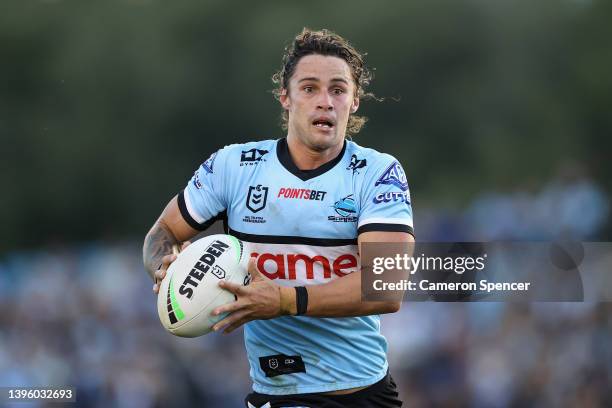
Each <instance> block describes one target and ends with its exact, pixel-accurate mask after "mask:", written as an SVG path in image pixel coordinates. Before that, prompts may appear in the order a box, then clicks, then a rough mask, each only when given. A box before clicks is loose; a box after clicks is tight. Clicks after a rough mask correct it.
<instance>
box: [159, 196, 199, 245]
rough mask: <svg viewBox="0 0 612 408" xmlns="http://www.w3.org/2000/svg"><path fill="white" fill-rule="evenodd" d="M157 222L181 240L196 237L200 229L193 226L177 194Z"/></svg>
mask: <svg viewBox="0 0 612 408" xmlns="http://www.w3.org/2000/svg"><path fill="white" fill-rule="evenodd" d="M157 222H158V223H159V224H160V225H161V226H162V227H163V228H165V229H167V230H168V231H169V232H171V233H172V235H174V237H175V238H176V239H177V241H179V242H184V241H187V240H189V239H191V238H193V237H195V236H196V235H197V234H198V233H199V232H200V231H198V230H196V229H194V228H192V227H191V226H190V225H189V224H188V223H187V221H185V218H183V215H182V214H181V210H180V209H179V205H178V199H177V196H174V198H172V200H170V202H168V204H167V205H166V208H164V211H163V212H162V214H161V215H160V217H159V219H158V220H157Z"/></svg>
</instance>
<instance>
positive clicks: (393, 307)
mask: <svg viewBox="0 0 612 408" xmlns="http://www.w3.org/2000/svg"><path fill="white" fill-rule="evenodd" d="M401 307H402V302H401V301H394V302H385V303H384V306H383V307H382V309H383V310H382V311H381V313H395V312H399V310H400V309H401Z"/></svg>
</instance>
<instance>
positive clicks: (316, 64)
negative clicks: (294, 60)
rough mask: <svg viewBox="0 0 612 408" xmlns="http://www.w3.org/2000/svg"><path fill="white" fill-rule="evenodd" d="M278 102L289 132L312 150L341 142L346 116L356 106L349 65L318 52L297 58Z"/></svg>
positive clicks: (321, 149) (344, 130) (357, 102)
mask: <svg viewBox="0 0 612 408" xmlns="http://www.w3.org/2000/svg"><path fill="white" fill-rule="evenodd" d="M280 102H281V104H282V106H283V108H285V109H286V110H287V112H288V114H289V123H288V128H289V129H288V130H289V134H290V135H293V136H294V137H297V139H298V140H299V142H301V143H302V144H304V145H305V146H307V147H308V148H310V149H312V150H315V151H324V150H326V149H329V148H330V147H332V146H336V145H338V144H340V143H342V142H343V141H344V136H345V134H346V126H347V123H348V119H349V115H350V114H351V113H354V112H356V111H357V108H358V107H359V98H358V97H357V96H356V88H355V83H354V82H353V77H352V75H351V69H350V67H349V65H348V64H347V63H346V62H345V61H344V60H343V59H341V58H338V57H332V56H323V55H318V54H312V55H306V56H304V57H302V58H301V59H300V60H299V62H298V64H297V66H296V67H295V71H294V73H293V75H292V77H291V78H290V80H289V89H285V90H284V91H283V93H282V94H281V96H280Z"/></svg>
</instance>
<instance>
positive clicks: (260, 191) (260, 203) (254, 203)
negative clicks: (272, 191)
mask: <svg viewBox="0 0 612 408" xmlns="http://www.w3.org/2000/svg"><path fill="white" fill-rule="evenodd" d="M267 200H268V187H264V186H262V185H261V184H258V185H256V186H254V187H253V186H250V187H249V193H248V194H247V199H246V207H247V208H248V209H249V210H251V211H252V212H254V213H256V212H258V211H261V210H263V209H264V208H265V207H266V201H267Z"/></svg>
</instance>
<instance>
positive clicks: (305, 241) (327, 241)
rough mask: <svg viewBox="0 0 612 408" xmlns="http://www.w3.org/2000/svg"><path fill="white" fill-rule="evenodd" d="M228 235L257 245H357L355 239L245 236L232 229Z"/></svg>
mask: <svg viewBox="0 0 612 408" xmlns="http://www.w3.org/2000/svg"><path fill="white" fill-rule="evenodd" d="M228 234H230V235H233V236H235V237H236V238H238V239H241V240H243V241H246V242H256V243H258V244H297V245H315V246H324V247H332V246H340V245H357V238H312V237H295V236H286V235H258V234H257V235H256V234H245V233H243V232H239V231H236V230H233V229H231V228H230V229H229V232H228Z"/></svg>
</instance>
